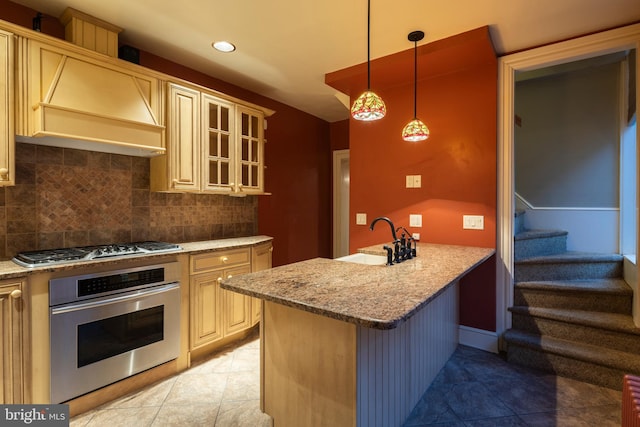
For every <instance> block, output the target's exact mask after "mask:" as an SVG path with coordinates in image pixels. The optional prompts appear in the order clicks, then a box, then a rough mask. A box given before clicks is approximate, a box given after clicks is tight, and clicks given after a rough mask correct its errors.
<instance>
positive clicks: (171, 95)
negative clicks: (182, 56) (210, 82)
mask: <svg viewBox="0 0 640 427" xmlns="http://www.w3.org/2000/svg"><path fill="white" fill-rule="evenodd" d="M167 94H168V103H167V118H168V119H167V128H168V129H167V131H168V133H167V135H168V138H167V155H166V156H161V157H157V158H153V159H152V160H151V189H152V190H153V191H176V192H206V193H218V194H230V195H235V196H242V195H247V194H262V193H264V144H265V139H264V118H265V115H266V113H265V111H263V110H260V109H259V108H250V107H248V106H246V105H241V104H239V103H237V102H234V101H231V100H227V99H225V98H223V97H221V96H217V95H216V94H214V93H212V92H208V91H206V90H205V89H204V88H197V87H191V86H188V85H184V84H177V83H171V82H170V83H168V86H167Z"/></svg>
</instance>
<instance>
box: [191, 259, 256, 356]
mask: <svg viewBox="0 0 640 427" xmlns="http://www.w3.org/2000/svg"><path fill="white" fill-rule="evenodd" d="M250 272H251V249H250V248H243V249H234V250H228V251H225V250H223V251H215V252H209V253H205V254H198V255H192V256H191V257H190V274H191V277H190V286H191V297H190V311H191V314H190V322H191V327H190V328H189V329H190V344H189V348H190V350H195V349H198V348H201V347H203V346H206V345H209V344H211V343H214V342H216V341H218V340H221V339H222V338H225V337H228V336H231V335H233V334H235V333H237V332H241V331H243V330H245V329H247V328H249V327H251V325H252V324H251V298H250V297H248V296H246V295H242V294H238V293H235V292H231V291H226V290H223V289H220V282H222V280H223V279H225V278H228V277H232V276H236V275H239V274H245V273H250Z"/></svg>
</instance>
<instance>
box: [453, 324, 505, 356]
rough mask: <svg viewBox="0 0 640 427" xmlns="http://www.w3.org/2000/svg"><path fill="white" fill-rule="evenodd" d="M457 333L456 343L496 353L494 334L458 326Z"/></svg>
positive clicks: (496, 336) (495, 336) (495, 335)
mask: <svg viewBox="0 0 640 427" xmlns="http://www.w3.org/2000/svg"><path fill="white" fill-rule="evenodd" d="M458 333H459V337H458V342H459V343H460V344H462V345H467V346H469V347H474V348H477V349H480V350H484V351H489V352H491V353H498V334H497V333H496V332H493V331H485V330H484V329H476V328H470V327H469V326H463V325H460V326H459V327H458Z"/></svg>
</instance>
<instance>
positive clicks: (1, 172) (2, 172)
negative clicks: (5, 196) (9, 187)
mask: <svg viewBox="0 0 640 427" xmlns="http://www.w3.org/2000/svg"><path fill="white" fill-rule="evenodd" d="M8 179H9V169H7V168H0V180H2V181H7V180H8Z"/></svg>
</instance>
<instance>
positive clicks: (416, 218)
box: [409, 214, 422, 227]
mask: <svg viewBox="0 0 640 427" xmlns="http://www.w3.org/2000/svg"><path fill="white" fill-rule="evenodd" d="M409 227H422V215H419V214H411V215H409Z"/></svg>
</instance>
